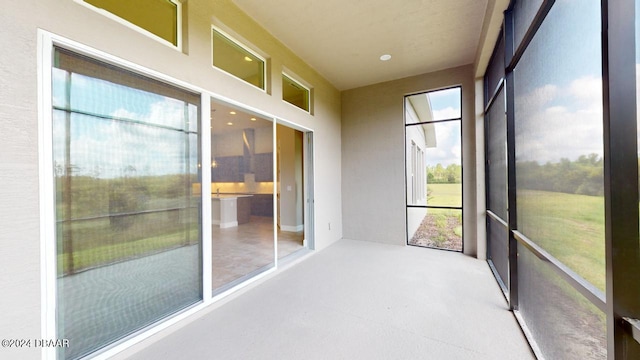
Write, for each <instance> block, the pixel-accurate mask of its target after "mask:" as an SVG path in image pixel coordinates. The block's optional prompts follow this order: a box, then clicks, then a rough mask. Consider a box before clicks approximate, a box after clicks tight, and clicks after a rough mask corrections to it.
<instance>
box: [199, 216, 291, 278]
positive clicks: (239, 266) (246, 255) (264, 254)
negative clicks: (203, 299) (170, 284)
mask: <svg viewBox="0 0 640 360" xmlns="http://www.w3.org/2000/svg"><path fill="white" fill-rule="evenodd" d="M273 227H274V226H273V218H272V217H263V216H252V217H251V220H250V221H249V222H248V223H245V224H240V225H238V226H237V227H230V228H220V227H218V226H216V225H214V226H213V227H212V231H211V232H212V239H213V241H212V266H213V269H212V272H213V276H212V288H213V289H220V288H223V287H225V285H228V284H230V283H232V282H233V281H235V280H238V279H240V278H243V277H245V276H246V275H249V274H252V273H254V272H255V271H258V270H260V269H263V268H265V267H268V266H270V265H271V266H272V265H273V263H274V243H273V237H274V233H273ZM277 234H278V258H282V257H284V256H286V255H289V254H291V253H293V252H295V251H297V250H299V249H302V248H303V240H304V233H303V232H302V231H300V232H286V231H280V229H278V233H277Z"/></svg>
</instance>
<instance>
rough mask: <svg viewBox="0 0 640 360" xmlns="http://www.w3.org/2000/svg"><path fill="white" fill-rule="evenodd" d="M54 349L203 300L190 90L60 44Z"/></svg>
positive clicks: (63, 353) (195, 116)
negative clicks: (62, 343)
mask: <svg viewBox="0 0 640 360" xmlns="http://www.w3.org/2000/svg"><path fill="white" fill-rule="evenodd" d="M52 78H53V84H52V104H53V109H52V118H53V124H52V128H53V162H54V176H55V191H56V193H55V220H56V229H57V232H56V240H57V245H56V249H57V302H58V306H57V327H58V329H57V337H58V338H66V339H69V342H70V344H71V346H70V347H69V348H61V349H60V352H59V356H60V358H64V359H75V358H79V357H82V356H84V355H86V354H88V353H91V352H93V351H95V350H97V349H99V348H101V347H104V346H105V345H107V344H110V343H113V342H115V341H117V340H119V339H122V338H124V337H126V336H127V335H130V334H132V333H134V332H136V331H137V330H140V329H142V328H144V327H145V326H147V325H150V324H152V323H153V322H155V321H158V320H159V319H161V318H163V317H166V316H168V315H170V314H172V313H175V312H177V311H179V310H181V309H184V308H185V307H187V306H189V305H191V304H194V303H196V302H198V301H200V300H201V299H202V293H201V287H202V277H201V273H202V266H201V228H200V224H201V219H200V215H199V214H200V211H199V209H200V197H199V196H197V195H194V194H193V193H192V188H193V185H192V184H195V183H198V182H199V166H198V164H199V163H200V158H199V157H200V155H199V154H200V152H199V141H200V137H199V131H200V128H199V127H200V120H199V118H200V114H199V106H198V104H199V101H200V97H199V95H197V94H192V93H189V92H187V91H184V90H182V89H179V88H176V87H173V86H170V85H167V84H164V83H161V82H158V81H155V80H152V79H149V78H146V77H144V76H141V75H138V74H134V73H131V72H128V71H126V70H123V69H120V68H117V67H114V66H112V65H108V64H105V63H102V62H99V61H96V60H93V59H89V58H86V57H84V56H80V55H76V54H73V53H71V52H69V51H67V50H63V49H56V50H55V53H54V68H53V69H52Z"/></svg>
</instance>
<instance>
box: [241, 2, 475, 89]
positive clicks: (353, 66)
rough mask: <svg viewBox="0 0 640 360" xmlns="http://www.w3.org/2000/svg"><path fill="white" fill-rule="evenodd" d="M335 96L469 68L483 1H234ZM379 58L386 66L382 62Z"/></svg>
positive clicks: (472, 60) (472, 57) (473, 55)
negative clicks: (332, 89)
mask: <svg viewBox="0 0 640 360" xmlns="http://www.w3.org/2000/svg"><path fill="white" fill-rule="evenodd" d="M233 1H234V3H235V4H236V5H238V6H239V7H240V8H241V9H242V10H243V11H244V12H246V13H247V14H248V15H249V16H251V17H252V18H253V19H254V20H256V21H257V22H258V23H259V24H261V25H262V26H263V27H264V28H265V29H267V31H269V32H270V33H271V34H272V35H274V36H275V37H276V38H278V39H279V40H280V41H282V43H284V44H285V45H286V46H287V47H288V48H289V49H291V50H292V51H293V52H295V53H296V54H297V55H298V56H300V57H301V58H302V59H303V60H304V61H305V62H307V63H308V64H309V65H311V66H312V67H313V68H314V69H316V70H317V71H318V72H319V73H320V74H322V75H323V76H324V77H325V78H326V79H327V80H329V81H330V82H331V83H332V84H333V85H334V86H336V87H337V88H338V89H339V90H346V89H351V88H356V87H360V86H365V85H369V84H375V83H379V82H383V81H388V80H393V79H399V78H403V77H407V76H412V75H418V74H423V73H427V72H431V71H436V70H441V69H446V68H450V67H455V66H460V65H465V64H471V63H473V62H474V57H475V55H476V50H477V48H478V42H479V39H480V34H481V32H482V25H483V19H484V16H485V10H486V7H487V0H393V1H392V0H268V1H265V0H233ZM382 54H391V55H392V59H391V60H389V61H386V62H383V61H380V60H379V57H380V55H382Z"/></svg>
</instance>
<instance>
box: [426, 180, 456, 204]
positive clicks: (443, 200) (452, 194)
mask: <svg viewBox="0 0 640 360" xmlns="http://www.w3.org/2000/svg"><path fill="white" fill-rule="evenodd" d="M427 205H431V206H462V184H428V185H427Z"/></svg>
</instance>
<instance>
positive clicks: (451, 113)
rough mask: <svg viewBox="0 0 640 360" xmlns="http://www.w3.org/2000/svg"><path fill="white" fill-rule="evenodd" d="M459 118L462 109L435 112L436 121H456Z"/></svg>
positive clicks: (445, 109)
mask: <svg viewBox="0 0 640 360" xmlns="http://www.w3.org/2000/svg"><path fill="white" fill-rule="evenodd" d="M459 117H460V109H454V108H453V107H446V108H444V109H440V110H435V111H434V112H433V118H434V119H435V120H445V119H456V118H459Z"/></svg>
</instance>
